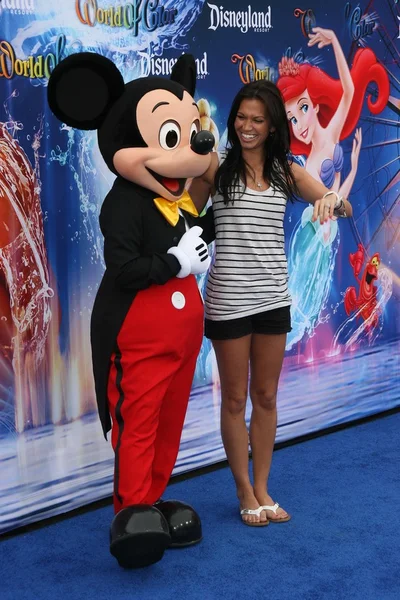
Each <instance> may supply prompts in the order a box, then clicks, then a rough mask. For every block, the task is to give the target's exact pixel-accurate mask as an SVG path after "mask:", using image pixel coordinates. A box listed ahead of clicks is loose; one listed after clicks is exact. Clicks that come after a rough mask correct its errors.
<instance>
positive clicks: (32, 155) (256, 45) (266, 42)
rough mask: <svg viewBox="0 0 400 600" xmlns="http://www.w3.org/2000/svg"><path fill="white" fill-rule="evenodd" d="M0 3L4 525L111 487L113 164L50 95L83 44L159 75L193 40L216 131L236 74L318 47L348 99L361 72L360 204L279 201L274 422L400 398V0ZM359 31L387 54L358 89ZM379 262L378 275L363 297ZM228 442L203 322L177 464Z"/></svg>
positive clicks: (304, 58) (0, 514)
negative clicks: (332, 213) (101, 355)
mask: <svg viewBox="0 0 400 600" xmlns="http://www.w3.org/2000/svg"><path fill="white" fill-rule="evenodd" d="M225 4H228V2H226V3H225ZM0 7H1V8H0V200H1V202H0V213H1V214H0V217H1V218H0V223H1V225H0V312H1V315H0V346H1V353H0V382H1V388H0V468H1V473H2V476H1V481H0V531H6V530H9V529H12V528H15V527H17V526H19V525H22V524H26V523H29V522H31V521H35V520H38V519H41V518H44V517H47V516H51V515H53V514H57V513H59V512H63V511H66V510H69V509H72V508H74V507H76V506H79V505H82V504H85V503H87V502H89V501H92V500H95V499H98V498H101V497H104V496H106V495H109V494H111V489H112V484H111V479H112V470H113V456H112V452H111V449H110V446H109V444H108V443H106V442H105V441H104V439H103V438H102V434H101V430H100V425H99V422H98V419H97V414H96V411H95V399H94V389H93V380H92V373H91V357H90V347H89V319H90V312H91V308H92V304H93V300H94V296H95V293H96V289H97V286H98V284H99V282H100V279H101V276H102V272H103V269H104V264H103V257H102V237H101V234H100V231H99V228H98V214H99V209H100V206H101V203H102V200H103V198H104V196H105V194H106V193H107V191H108V189H109V187H110V185H111V184H112V180H113V176H112V175H111V173H110V172H109V171H108V170H107V168H106V166H105V165H104V163H103V161H102V158H101V156H100V155H99V152H98V149H97V145H96V135H95V134H94V133H91V132H89V133H87V132H86V133H83V132H79V131H76V130H73V129H70V128H68V127H66V126H63V125H60V123H59V122H58V121H56V119H55V118H54V117H53V116H52V115H51V113H50V111H49V109H48V107H47V103H46V86H47V80H48V76H49V73H50V72H51V71H52V69H53V68H54V66H55V65H56V64H57V63H58V62H59V61H60V60H61V59H62V58H64V57H65V56H67V55H69V54H71V53H73V52H77V51H80V50H89V51H95V52H99V53H101V54H104V55H105V56H107V57H109V58H111V59H112V60H113V61H115V62H116V64H117V65H118V67H119V68H120V70H121V72H122V73H123V75H124V77H125V79H126V80H127V81H128V80H131V79H133V78H135V77H140V76H147V75H150V74H153V75H161V76H168V75H169V73H170V71H171V68H172V65H173V63H174V61H175V60H176V59H177V57H178V56H179V55H180V54H181V53H182V52H187V51H190V52H192V53H193V54H194V56H195V58H196V59H197V64H198V86H197V92H196V99H197V100H199V101H200V100H203V101H202V102H200V103H199V104H200V107H201V111H202V124H203V127H205V128H210V129H211V130H212V131H213V132H214V134H215V135H216V138H217V145H218V146H219V147H220V148H223V147H224V144H225V141H226V132H225V123H226V118H227V115H228V112H229V107H230V103H231V101H232V98H233V96H234V94H235V93H236V92H237V91H238V89H239V88H240V86H241V85H242V84H243V83H244V82H246V81H250V80H252V79H254V78H261V77H266V78H268V79H271V80H272V81H274V82H278V85H279V84H280V81H281V83H282V78H283V77H289V78H290V77H291V76H293V77H294V78H295V77H296V74H298V71H299V69H300V66H304V65H307V64H309V65H311V67H312V68H316V67H318V68H319V69H320V70H322V71H323V72H324V73H325V74H326V76H327V77H328V78H329V79H330V80H336V83H337V85H339V86H342V87H340V88H339V89H340V90H341V91H340V94H339V98H340V96H341V93H342V91H343V89H344V88H345V83H344V81H345V76H344V75H343V73H345V72H346V69H347V71H350V72H351V74H352V77H354V78H355V80H354V81H355V88H356V90H361V92H360V94H361V96H360V97H361V100H360V102H359V112H357V110H356V108H354V110H353V108H351V109H350V111H349V114H350V113H351V114H353V113H354V114H355V115H356V116H355V117H354V119H355V120H354V123H353V125H352V126H350V125H349V126H348V127H347V129H346V123H347V119H348V118H349V116H348V115H347V113H346V115H342V117H343V123H344V125H343V129H342V134H343V135H342V137H341V142H340V145H341V148H342V150H343V165H339V166H340V168H339V166H338V171H337V173H336V175H335V177H336V178H335V183H334V184H333V189H338V188H340V186H342V185H345V187H346V186H347V187H346V190H348V193H349V198H350V200H351V202H352V204H353V207H354V217H353V218H352V219H348V220H342V221H340V222H339V221H332V222H331V223H330V224H329V226H328V227H325V228H320V227H318V225H316V226H315V225H312V224H311V223H310V218H309V208H308V207H307V205H306V204H305V203H304V202H302V201H301V200H299V201H298V202H296V203H295V204H293V205H289V206H288V210H287V213H286V222H285V226H286V233H287V254H288V259H289V271H290V289H291V293H292V296H293V307H292V319H293V331H292V333H291V334H290V335H289V337H288V343H287V356H286V359H285V364H284V369H283V374H282V379H281V386H280V396H279V424H278V440H279V441H282V440H285V439H289V438H293V437H296V436H299V435H302V434H304V433H308V432H311V431H315V430H319V429H322V428H324V427H327V426H330V425H333V424H336V423H340V422H345V421H349V420H352V419H355V418H359V417H362V416H364V415H368V414H372V413H376V412H379V411H382V410H385V409H388V408H391V407H393V406H396V405H398V404H399V403H400V392H399V386H398V383H397V380H398V376H399V373H400V370H399V333H400V319H399V281H400V280H399V275H398V274H399V272H400V264H399V263H400V252H399V235H400V210H399V203H398V201H399V187H400V178H399V144H400V136H399V129H400V122H399V113H400V91H399V87H400V84H399V77H400V69H399V47H400V30H399V28H400V19H399V15H400V4H399V3H397V2H396V1H395V0H381V1H380V2H378V1H375V2H374V1H370V2H366V1H365V2H362V3H359V4H355V3H352V2H344V1H343V0H338V1H337V2H332V3H331V4H330V5H329V6H328V4H327V3H326V2H322V0H321V1H319V0H315V1H314V2H313V3H311V4H310V5H306V4H303V5H301V4H299V3H298V2H297V1H292V0H286V1H285V2H284V3H282V2H279V1H278V0H272V1H271V2H269V3H267V2H260V1H259V0H253V1H252V2H251V4H249V5H246V6H244V4H243V2H239V1H234V0H230V1H229V6H224V5H222V4H221V3H218V4H213V3H211V2H204V1H203V0H178V1H171V0H151V1H149V0H145V1H141V0H135V1H133V2H126V1H125V0H119V1H115V0H76V1H75V0H65V1H64V2H57V3H56V2H51V1H50V0H2V2H0ZM312 27H318V28H320V30H319V32H320V36H321V40H322V43H321V44H320V46H321V47H318V44H315V45H308V42H309V39H310V38H309V37H308V34H309V33H310V31H311V28H312ZM362 49H369V51H370V57H372V58H371V60H372V61H373V62H374V63H376V64H377V65H379V67H378V68H377V70H376V69H375V71H374V73H376V72H379V79H380V81H381V84H380V86H379V88H378V87H377V86H376V84H375V83H374V82H373V78H370V80H368V81H366V83H365V90H364V88H363V87H362V86H363V80H364V79H365V78H364V79H363V73H365V72H366V68H365V69H364V68H363V69H361V74H359V75H357V76H356V75H355V70H353V65H354V63H355V57H356V56H357V52H360V51H361V50H362ZM364 56H365V55H364ZM283 57H284V60H283V61H282V59H283ZM282 85H283V84H282ZM385 86H386V87H385ZM317 87H318V85H317ZM319 88H320V89H319V91H320V92H321V98H320V99H319V100H318V102H317V101H313V103H314V107H315V104H316V103H318V104H319V106H320V107H323V106H324V105H325V104H326V105H327V106H328V105H329V104H330V101H331V100H330V99H331V98H332V97H333V96H334V92H333V87H332V89H331V87H330V84H329V85H328V83H326V84H322V83H320V84H319ZM304 90H306V95H307V94H309V96H310V97H311V99H312V93H311V84H308V83H307V84H305V88H304V89H300V90H298V91H297V92H296V93H293V94H292V95H290V94H289V96H290V97H289V96H288V98H287V103H290V101H291V100H292V99H293V98H297V96H298V95H299V94H300V93H302V94H303V92H304ZM385 90H386V91H385ZM285 93H286V92H285ZM324 94H325V99H323V98H322V96H324ZM355 95H356V94H355ZM368 96H370V98H371V101H372V104H373V103H374V102H376V103H377V104H376V106H375V108H374V107H373V106H372V108H371V105H368V102H367V97H368ZM285 100H286V99H285ZM378 105H379V110H378V109H377V108H376V107H377V106H378ZM311 106H312V104H310V105H309V107H308V110H311ZM288 107H289V104H287V108H288ZM337 110H338V108H337V107H336V108H335V107H334V108H333V109H332V111H333V112H331V114H330V116H329V117H327V122H326V123H325V125H324V126H327V127H328V126H329V121H330V119H331V118H332V117H333V115H334V114H335V111H337ZM306 111H307V109H304V108H303V107H301V114H300V113H299V114H300V117H301V118H303V116H304V115H305V114H306ZM352 111H353V112H352ZM310 115H311V116H310ZM321 115H322V108H320V112H319V115H318V118H321ZM298 116H299V115H298ZM307 118H310V119H311V118H312V111H311V112H309V114H308V115H307ZM300 122H301V121H300V118H298V119H297V120H296V122H295V121H294V120H293V119H292V122H291V125H290V126H291V127H292V131H293V136H294V142H295V140H296V139H298V140H300V141H301V140H302V139H303V140H304V139H305V137H306V136H307V135H309V136H311V141H310V144H309V148H313V150H314V152H313V154H312V155H311V154H310V157H309V156H308V154H307V152H306V153H303V152H300V151H299V150H298V148H297V147H296V145H295V143H294V145H293V149H292V150H293V154H294V159H295V160H296V161H298V162H299V163H300V164H302V165H304V166H305V168H307V169H309V170H310V171H312V168H313V164H317V163H318V161H319V163H318V165H321V164H322V161H323V159H324V158H326V157H325V155H323V153H322V154H319V153H318V149H317V144H316V142H315V139H314V140H313V138H312V135H313V134H312V133H310V132H311V130H312V127H314V126H315V119H314V121H309V125H308V126H307V127H308V129H307V130H306V129H304V130H303V131H300V130H298V132H297V138H296V134H295V128H296V125H299V123H300ZM304 127H305V126H304ZM307 132H308V133H307ZM328 154H329V153H328ZM331 157H332V156H331V155H329V156H328V158H331ZM318 168H319V167H318ZM317 176H318V175H317ZM335 186H336V187H335ZM373 261H375V262H373ZM374 269H375V271H374ZM371 272H373V273H375V275H376V279H375V280H374V283H373V285H374V286H375V288H376V293H374V294H372V297H371V298H372V299H371V298H369V299H368V300H367V299H366V298H367V296H366V295H365V294H366V293H367V292H368V290H369V291H371V287H370V283H368V281H369V279H368V273H371ZM204 283H205V281H204V278H199V286H200V287H204ZM368 286H369V287H368ZM223 458H224V453H223V448H222V444H221V440H220V436H219V382H218V373H217V370H216V365H215V359H214V355H213V352H212V349H211V346H210V344H209V343H208V342H207V340H204V343H203V347H202V350H201V354H200V356H199V360H198V364H197V370H196V375H195V380H194V383H193V389H192V395H191V399H190V404H189V410H188V415H187V419H186V424H185V429H184V433H183V438H182V445H181V451H180V454H179V459H178V463H177V466H176V470H175V472H176V473H178V472H182V471H186V470H189V469H193V468H197V467H199V466H202V465H205V464H209V463H212V462H216V461H218V460H222V459H223Z"/></svg>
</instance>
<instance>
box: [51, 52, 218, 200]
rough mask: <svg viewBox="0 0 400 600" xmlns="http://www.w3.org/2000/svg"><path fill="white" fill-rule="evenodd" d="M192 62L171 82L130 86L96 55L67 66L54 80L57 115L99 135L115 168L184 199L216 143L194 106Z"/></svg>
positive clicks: (186, 59)
mask: <svg viewBox="0 0 400 600" xmlns="http://www.w3.org/2000/svg"><path fill="white" fill-rule="evenodd" d="M195 82H196V72H195V61H194V59H193V57H192V56H191V55H187V54H185V55H183V56H182V57H181V58H180V59H179V60H178V61H177V63H176V64H175V66H174V69H173V71H172V74H171V79H170V80H168V79H162V78H143V79H138V80H135V81H131V82H130V83H128V84H126V85H125V84H124V83H123V80H122V76H121V74H120V72H119V71H118V69H117V68H116V66H115V65H114V64H113V63H112V62H111V61H109V60H108V59H106V58H104V57H103V56H99V55H96V54H92V53H79V54H75V55H72V56H69V57H68V58H66V59H64V60H63V61H61V63H59V65H58V66H57V67H56V68H55V69H54V71H53V73H52V75H51V76H50V79H49V88H48V100H49V105H50V108H51V109H52V111H53V113H54V114H55V115H56V116H57V117H58V118H59V119H60V120H61V121H63V122H65V123H67V124H68V125H71V126H73V127H77V128H80V129H98V140H99V148H100V152H101V153H102V156H103V158H104V160H105V161H106V163H107V165H108V167H109V168H110V169H111V170H112V171H113V172H114V173H116V174H118V175H120V176H122V177H124V178H125V179H127V180H129V181H132V182H134V183H136V184H139V185H141V186H142V187H145V188H147V189H150V190H152V191H154V192H155V193H156V194H157V195H159V196H163V197H164V198H167V199H169V200H177V199H179V198H180V197H181V195H182V194H183V191H184V188H185V184H186V180H187V179H188V178H192V177H196V176H199V175H202V174H203V173H204V172H205V171H206V170H207V169H208V167H209V165H210V162H211V156H210V154H209V153H210V152H211V150H212V148H213V145H214V138H213V136H212V134H211V133H210V132H208V131H200V115H199V111H198V108H197V106H196V103H195V102H194V99H193V93H194V89H195Z"/></svg>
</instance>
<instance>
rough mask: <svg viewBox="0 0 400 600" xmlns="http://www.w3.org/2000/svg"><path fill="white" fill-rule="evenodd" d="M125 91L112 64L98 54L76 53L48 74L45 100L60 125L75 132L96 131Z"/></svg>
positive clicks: (121, 79)
mask: <svg viewBox="0 0 400 600" xmlns="http://www.w3.org/2000/svg"><path fill="white" fill-rule="evenodd" d="M124 89H125V84H124V80H123V77H122V75H121V73H120V71H119V70H118V68H117V67H116V66H115V64H114V63H113V62H111V61H110V60H109V59H108V58H105V57H104V56H101V55H100V54H95V53H93V52H79V53H77V54H72V55H71V56H68V57H67V58H65V59H64V60H62V61H61V62H60V63H59V64H58V65H57V66H56V68H55V69H54V71H53V72H52V73H51V75H50V78H49V83H48V88H47V100H48V103H49V106H50V109H51V111H52V112H53V114H54V115H55V116H56V117H57V119H59V120H60V121H61V122H63V123H66V124H67V125H69V126H70V127H75V128H76V129H84V130H90V129H98V128H99V127H100V125H101V124H102V123H103V121H104V119H105V117H106V115H107V113H108V112H109V110H110V108H111V106H112V105H113V104H114V103H115V102H116V100H118V98H119V97H120V96H121V95H122V94H123V92H124Z"/></svg>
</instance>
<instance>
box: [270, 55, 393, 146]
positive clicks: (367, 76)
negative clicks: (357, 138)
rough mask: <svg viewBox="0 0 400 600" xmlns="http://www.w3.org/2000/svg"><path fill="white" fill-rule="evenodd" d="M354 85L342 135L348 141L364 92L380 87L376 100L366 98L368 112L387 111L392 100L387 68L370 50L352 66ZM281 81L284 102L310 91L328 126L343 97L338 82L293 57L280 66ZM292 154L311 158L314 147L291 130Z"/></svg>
mask: <svg viewBox="0 0 400 600" xmlns="http://www.w3.org/2000/svg"><path fill="white" fill-rule="evenodd" d="M350 74H351V78H352V80H353V82H354V96H353V100H352V103H351V106H350V109H349V112H348V115H347V118H346V121H345V123H344V126H343V129H342V131H341V134H340V139H341V140H343V139H345V138H347V137H348V136H349V135H350V134H351V132H352V131H353V130H354V128H355V127H356V125H357V122H358V120H359V118H360V114H361V110H362V107H363V103H364V99H365V92H366V89H367V87H368V85H369V84H370V83H375V84H376V85H377V87H378V94H377V98H376V100H375V101H374V102H373V101H372V97H371V94H369V95H368V97H367V104H368V109H369V110H370V111H371V113H372V114H374V115H376V114H378V113H380V112H382V110H383V109H384V108H385V106H386V104H387V101H388V99H389V89H390V86H389V77H388V75H387V73H386V71H385V69H384V67H383V66H382V65H381V64H380V63H379V62H378V61H377V59H376V56H375V54H374V52H373V51H372V50H371V49H370V48H361V49H359V50H357V52H356V54H355V56H354V61H353V65H352V67H351V70H350ZM279 75H280V77H279V79H278V81H277V83H276V85H277V87H278V88H279V90H280V92H281V94H282V97H283V101H284V102H288V101H289V100H291V99H292V98H296V96H298V95H299V94H301V93H302V92H304V91H305V90H307V91H308V94H309V96H310V98H311V101H312V103H313V105H314V106H315V105H316V104H318V105H319V111H318V115H317V118H318V120H319V122H320V124H321V126H322V127H327V125H328V124H329V122H330V120H331V119H332V117H333V115H334V114H335V112H336V110H337V107H338V106H339V102H340V99H341V97H342V93H343V88H342V84H341V82H340V80H339V79H333V78H332V77H330V76H329V75H328V74H327V73H325V71H323V70H322V69H320V68H319V67H317V66H315V65H311V64H309V63H297V62H296V61H294V60H293V58H287V57H283V59H282V61H281V62H280V63H279ZM290 137H291V144H290V149H291V151H292V152H293V154H304V155H306V156H308V155H309V154H310V151H311V144H304V143H303V142H301V141H300V140H298V139H296V138H295V137H294V135H293V130H292V127H290Z"/></svg>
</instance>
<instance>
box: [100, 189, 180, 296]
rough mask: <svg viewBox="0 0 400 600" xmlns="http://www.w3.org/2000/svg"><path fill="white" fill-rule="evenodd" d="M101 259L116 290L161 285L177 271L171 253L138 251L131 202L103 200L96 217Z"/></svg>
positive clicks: (138, 228)
mask: <svg viewBox="0 0 400 600" xmlns="http://www.w3.org/2000/svg"><path fill="white" fill-rule="evenodd" d="M100 225H101V230H102V232H103V235H104V260H105V263H106V268H107V271H108V272H109V273H110V274H111V275H112V276H113V277H114V279H115V283H116V285H117V286H118V287H121V288H125V289H133V290H142V289H145V288H148V287H149V286H150V285H152V284H153V283H156V284H163V283H165V282H167V281H168V280H169V279H171V278H172V277H175V276H176V274H177V273H179V271H180V269H181V265H180V264H179V261H178V260H177V259H176V258H175V256H173V255H172V254H167V253H166V252H165V253H153V254H151V255H149V256H146V255H144V254H143V252H142V251H141V246H142V240H143V232H142V219H141V213H140V205H139V203H135V200H134V199H130V202H128V203H127V202H126V199H125V198H118V197H117V198H116V197H114V198H107V199H106V201H105V203H104V205H103V208H102V211H101V215H100Z"/></svg>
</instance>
